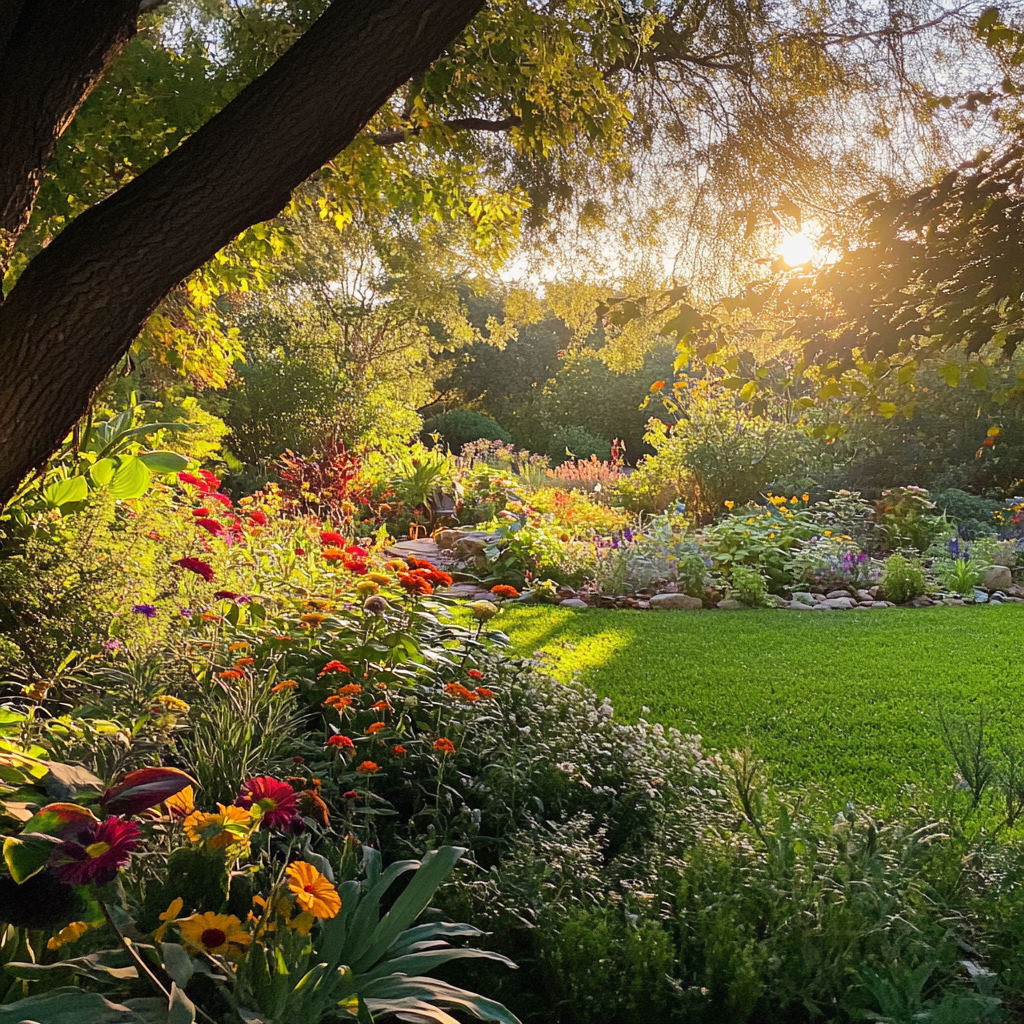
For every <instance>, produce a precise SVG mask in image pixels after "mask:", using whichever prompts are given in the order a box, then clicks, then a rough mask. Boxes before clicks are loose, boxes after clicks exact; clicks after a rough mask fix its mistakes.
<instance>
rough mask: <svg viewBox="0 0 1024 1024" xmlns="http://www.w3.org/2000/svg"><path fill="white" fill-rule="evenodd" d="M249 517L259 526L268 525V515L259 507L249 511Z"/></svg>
mask: <svg viewBox="0 0 1024 1024" xmlns="http://www.w3.org/2000/svg"><path fill="white" fill-rule="evenodd" d="M249 518H250V519H251V520H252V521H253V522H254V523H255V524H256V525H257V526H266V525H267V517H266V515H265V514H264V513H263V512H261V511H260V510H259V509H258V508H256V509H253V510H252V512H250V513H249Z"/></svg>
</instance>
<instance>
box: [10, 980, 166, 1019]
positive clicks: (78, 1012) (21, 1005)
mask: <svg viewBox="0 0 1024 1024" xmlns="http://www.w3.org/2000/svg"><path fill="white" fill-rule="evenodd" d="M23 1021H39V1022H40V1024H146V1018H145V1017H142V1016H140V1015H139V1014H137V1013H135V1012H134V1011H133V1010H131V1009H129V1008H128V1007H127V1006H124V1005H123V1004H121V1003H112V1002H110V1000H109V999H104V998H103V996H101V995H100V994H99V993H98V992H85V991H83V990H82V989H80V988H77V987H72V986H65V987H64V988H55V989H53V990H52V991H50V992H44V993H41V994H40V995H36V996H29V997H28V998H27V999H19V1000H17V1001H16V1002H13V1003H9V1004H6V1005H3V1006H0V1024H22V1022H23Z"/></svg>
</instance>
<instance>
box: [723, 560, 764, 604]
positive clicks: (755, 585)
mask: <svg viewBox="0 0 1024 1024" xmlns="http://www.w3.org/2000/svg"><path fill="white" fill-rule="evenodd" d="M729 596H730V597H733V598H735V599H736V600H737V601H742V602H743V604H745V605H747V606H748V607H749V608H760V607H762V606H764V605H765V604H767V602H768V582H767V580H766V579H765V578H764V576H762V575H761V573H759V572H758V571H757V570H756V569H755V568H754V567H753V566H751V565H736V566H734V567H733V570H732V574H731V576H730V577H729Z"/></svg>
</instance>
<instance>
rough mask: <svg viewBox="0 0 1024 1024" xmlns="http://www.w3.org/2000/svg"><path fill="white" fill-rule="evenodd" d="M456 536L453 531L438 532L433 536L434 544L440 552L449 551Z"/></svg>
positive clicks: (453, 545)
mask: <svg viewBox="0 0 1024 1024" xmlns="http://www.w3.org/2000/svg"><path fill="white" fill-rule="evenodd" d="M458 536H459V535H458V533H456V532H455V530H438V531H437V533H435V534H434V543H435V544H436V545H437V546H438V548H439V549H440V550H441V551H450V550H451V549H452V548H453V547H455V541H456V539H457V538H458Z"/></svg>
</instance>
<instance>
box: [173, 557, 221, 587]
mask: <svg viewBox="0 0 1024 1024" xmlns="http://www.w3.org/2000/svg"><path fill="white" fill-rule="evenodd" d="M171 564H172V565H180V566H181V568H182V569H188V570H189V572H194V573H195V574H196V575H197V576H202V577H203V579H204V580H206V582H207V583H209V582H210V580H212V579H213V577H214V575H215V574H214V571H213V566H212V565H209V564H207V563H206V562H203V561H201V560H200V559H198V558H179V559H178V560H177V561H175V562H172V563H171Z"/></svg>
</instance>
